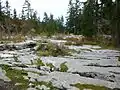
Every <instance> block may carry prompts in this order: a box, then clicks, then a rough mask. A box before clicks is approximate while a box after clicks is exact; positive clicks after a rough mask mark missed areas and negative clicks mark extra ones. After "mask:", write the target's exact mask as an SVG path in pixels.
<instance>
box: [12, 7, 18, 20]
mask: <svg viewBox="0 0 120 90" xmlns="http://www.w3.org/2000/svg"><path fill="white" fill-rule="evenodd" d="M13 19H17V11H16V9H14V10H13Z"/></svg>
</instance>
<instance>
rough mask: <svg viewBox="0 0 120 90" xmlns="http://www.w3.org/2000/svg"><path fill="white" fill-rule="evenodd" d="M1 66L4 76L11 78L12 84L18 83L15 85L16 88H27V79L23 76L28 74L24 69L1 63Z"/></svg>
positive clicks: (19, 89)
mask: <svg viewBox="0 0 120 90" xmlns="http://www.w3.org/2000/svg"><path fill="white" fill-rule="evenodd" d="M1 67H2V69H3V70H5V71H6V76H7V77H8V78H10V79H11V82H12V83H13V85H14V86H15V84H16V83H20V85H17V86H15V89H16V90H26V89H27V88H28V85H29V81H28V80H26V79H24V77H23V76H27V75H28V74H27V72H26V71H24V70H16V69H12V68H11V67H10V66H8V65H2V66H1Z"/></svg>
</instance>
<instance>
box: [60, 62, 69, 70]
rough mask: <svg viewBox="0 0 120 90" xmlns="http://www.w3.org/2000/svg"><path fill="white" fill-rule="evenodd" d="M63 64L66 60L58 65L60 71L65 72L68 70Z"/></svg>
mask: <svg viewBox="0 0 120 90" xmlns="http://www.w3.org/2000/svg"><path fill="white" fill-rule="evenodd" d="M65 64H66V62H64V63H62V64H61V65H60V72H67V71H68V67H67V65H65Z"/></svg>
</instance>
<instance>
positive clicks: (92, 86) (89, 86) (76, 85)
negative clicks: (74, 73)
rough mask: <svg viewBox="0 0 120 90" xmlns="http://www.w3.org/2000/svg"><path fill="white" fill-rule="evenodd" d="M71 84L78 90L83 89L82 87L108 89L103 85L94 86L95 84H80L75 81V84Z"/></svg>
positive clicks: (92, 89) (95, 89)
mask: <svg viewBox="0 0 120 90" xmlns="http://www.w3.org/2000/svg"><path fill="white" fill-rule="evenodd" d="M71 86H75V87H77V88H79V89H80V90H84V89H91V90H110V89H109V88H107V87H104V86H96V85H92V84H80V83H77V84H75V85H71Z"/></svg>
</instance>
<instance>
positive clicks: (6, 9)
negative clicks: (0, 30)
mask: <svg viewBox="0 0 120 90" xmlns="http://www.w3.org/2000/svg"><path fill="white" fill-rule="evenodd" d="M10 11H11V9H10V5H9V2H8V0H7V1H6V5H5V13H6V15H7V16H8V17H10Z"/></svg>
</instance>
